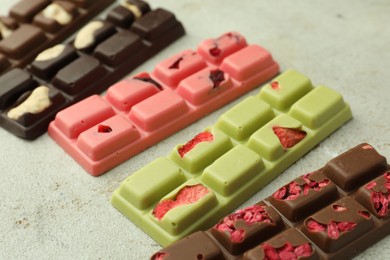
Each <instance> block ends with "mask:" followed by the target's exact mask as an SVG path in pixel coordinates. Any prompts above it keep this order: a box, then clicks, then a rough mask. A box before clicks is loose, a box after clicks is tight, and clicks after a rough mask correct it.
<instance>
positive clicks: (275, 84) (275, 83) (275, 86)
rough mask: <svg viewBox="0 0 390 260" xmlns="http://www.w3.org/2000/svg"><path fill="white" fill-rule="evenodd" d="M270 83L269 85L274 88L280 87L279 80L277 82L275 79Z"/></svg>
mask: <svg viewBox="0 0 390 260" xmlns="http://www.w3.org/2000/svg"><path fill="white" fill-rule="evenodd" d="M270 85H271V88H272V89H274V90H278V89H280V85H279V82H277V81H272V82H271V84H270Z"/></svg>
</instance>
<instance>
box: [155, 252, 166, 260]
mask: <svg viewBox="0 0 390 260" xmlns="http://www.w3.org/2000/svg"><path fill="white" fill-rule="evenodd" d="M166 255H167V254H166V253H162V252H158V253H156V254H154V255H153V256H152V258H151V259H152V260H164V259H165V256H166Z"/></svg>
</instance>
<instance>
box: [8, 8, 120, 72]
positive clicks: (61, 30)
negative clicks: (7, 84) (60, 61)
mask: <svg viewBox="0 0 390 260" xmlns="http://www.w3.org/2000/svg"><path fill="white" fill-rule="evenodd" d="M113 2H114V0H78V1H74V0H20V1H19V2H18V3H16V4H15V5H14V6H13V7H12V8H11V9H10V11H9V14H8V16H5V17H4V16H3V17H0V75H1V74H3V73H5V72H6V71H8V70H11V69H12V68H15V67H20V68H23V67H24V66H26V65H27V64H28V63H30V62H31V61H32V60H33V59H34V57H35V56H36V55H37V54H38V53H40V52H41V51H43V50H45V49H47V48H49V47H50V46H53V45H55V44H57V43H60V42H62V41H63V40H65V39H66V38H68V36H70V35H71V34H73V33H74V32H75V31H76V30H77V29H79V28H80V27H82V26H83V25H84V24H85V23H86V22H87V21H88V20H90V19H91V18H93V17H94V16H96V15H97V14H98V13H99V12H101V11H102V10H104V9H105V8H106V7H108V6H109V5H110V4H112V3H113Z"/></svg>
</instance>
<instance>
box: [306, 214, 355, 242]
mask: <svg viewBox="0 0 390 260" xmlns="http://www.w3.org/2000/svg"><path fill="white" fill-rule="evenodd" d="M356 225H357V224H356V223H354V222H338V221H334V220H332V221H331V222H330V223H329V224H328V225H325V224H322V223H319V222H317V221H315V220H314V219H310V220H308V221H307V222H306V226H307V228H308V229H309V230H310V231H312V232H324V231H326V233H327V234H328V237H329V238H331V239H338V238H339V237H340V233H342V232H347V231H350V230H352V229H354V228H355V227H356Z"/></svg>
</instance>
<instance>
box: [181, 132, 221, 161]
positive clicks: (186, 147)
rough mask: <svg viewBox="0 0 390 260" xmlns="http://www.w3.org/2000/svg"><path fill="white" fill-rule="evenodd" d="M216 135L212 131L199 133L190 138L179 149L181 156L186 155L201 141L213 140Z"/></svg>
mask: <svg viewBox="0 0 390 260" xmlns="http://www.w3.org/2000/svg"><path fill="white" fill-rule="evenodd" d="M213 139H214V136H213V134H212V133H210V132H202V133H199V134H197V135H196V136H195V137H194V138H192V139H191V140H189V141H188V142H187V143H186V144H185V145H183V146H181V147H180V148H179V150H178V152H179V155H180V157H181V158H183V157H184V155H185V154H186V153H188V152H189V151H191V150H192V149H193V148H194V147H195V146H196V145H197V144H198V143H201V142H211V141H213Z"/></svg>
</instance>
